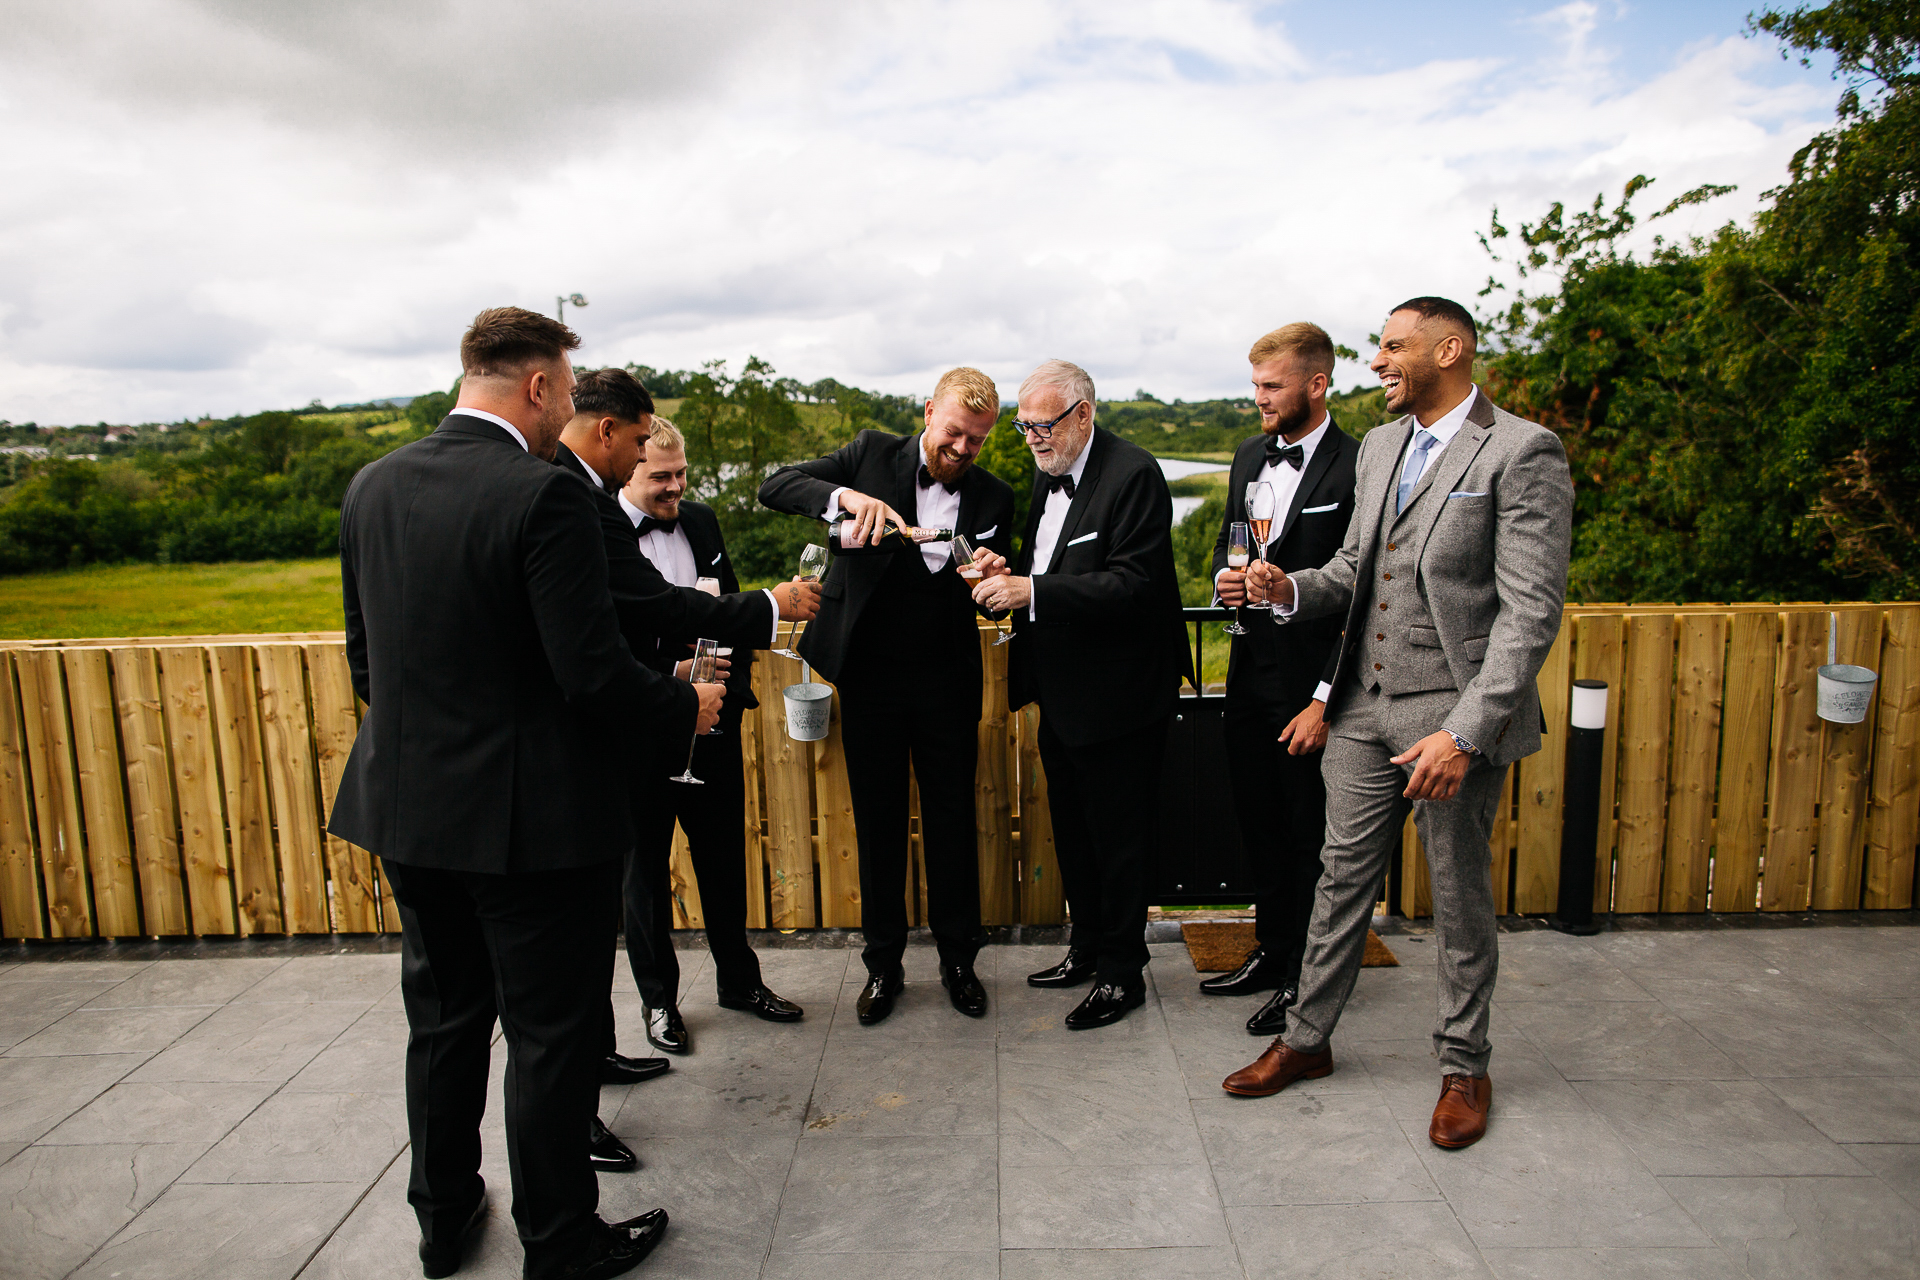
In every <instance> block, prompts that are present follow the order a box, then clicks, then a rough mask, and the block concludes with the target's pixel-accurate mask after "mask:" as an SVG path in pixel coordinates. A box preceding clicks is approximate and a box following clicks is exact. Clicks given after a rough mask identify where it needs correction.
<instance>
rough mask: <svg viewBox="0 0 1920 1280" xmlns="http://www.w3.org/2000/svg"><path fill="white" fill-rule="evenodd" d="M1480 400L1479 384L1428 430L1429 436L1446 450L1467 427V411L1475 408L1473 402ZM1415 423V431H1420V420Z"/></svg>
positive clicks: (1469, 390)
mask: <svg viewBox="0 0 1920 1280" xmlns="http://www.w3.org/2000/svg"><path fill="white" fill-rule="evenodd" d="M1479 398H1480V388H1479V386H1478V384H1476V385H1474V386H1472V387H1469V388H1468V389H1467V398H1466V399H1465V400H1462V401H1461V402H1460V403H1459V404H1457V405H1455V406H1453V408H1451V409H1449V410H1447V411H1446V412H1445V413H1443V414H1441V415H1440V420H1439V421H1438V422H1436V423H1434V424H1433V425H1432V426H1430V427H1428V428H1427V429H1426V430H1427V434H1429V435H1431V436H1432V437H1433V438H1434V439H1435V440H1437V441H1438V442H1439V444H1440V447H1441V448H1442V449H1444V448H1446V447H1447V443H1448V442H1449V441H1450V440H1452V439H1453V438H1454V437H1455V436H1456V435H1458V434H1460V428H1461V427H1464V426H1466V425H1467V411H1468V410H1470V409H1472V408H1473V402H1474V401H1475V400H1478V399H1479ZM1413 422H1414V426H1413V429H1414V430H1415V431H1416V432H1417V431H1419V430H1420V419H1418V418H1415V419H1414V420H1413Z"/></svg>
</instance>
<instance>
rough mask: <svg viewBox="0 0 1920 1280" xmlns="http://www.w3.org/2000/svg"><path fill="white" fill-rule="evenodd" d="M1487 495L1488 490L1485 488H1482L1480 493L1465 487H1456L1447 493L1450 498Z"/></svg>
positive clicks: (1482, 496)
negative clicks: (1468, 490) (1471, 491)
mask: <svg viewBox="0 0 1920 1280" xmlns="http://www.w3.org/2000/svg"><path fill="white" fill-rule="evenodd" d="M1486 496H1487V491H1486V490H1485V489H1482V490H1480V491H1479V492H1478V493H1469V492H1467V491H1466V490H1465V489H1455V490H1454V491H1453V492H1452V493H1450V494H1448V495H1447V497H1448V498H1449V499H1451V498H1484V497H1486Z"/></svg>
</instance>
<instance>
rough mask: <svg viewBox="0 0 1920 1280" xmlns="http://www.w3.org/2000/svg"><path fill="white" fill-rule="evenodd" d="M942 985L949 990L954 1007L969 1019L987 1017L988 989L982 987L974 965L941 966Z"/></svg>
mask: <svg viewBox="0 0 1920 1280" xmlns="http://www.w3.org/2000/svg"><path fill="white" fill-rule="evenodd" d="M940 985H941V986H943V987H945V988H946V989H947V999H949V1000H951V1001H953V1007H954V1008H956V1009H958V1010H959V1011H960V1012H962V1013H964V1014H966V1015H967V1016H968V1017H969V1018H984V1017H986V1016H987V989H986V988H985V987H983V986H981V985H980V979H979V978H978V977H976V976H975V975H974V972H973V966H972V965H970V964H943V965H941V966H940Z"/></svg>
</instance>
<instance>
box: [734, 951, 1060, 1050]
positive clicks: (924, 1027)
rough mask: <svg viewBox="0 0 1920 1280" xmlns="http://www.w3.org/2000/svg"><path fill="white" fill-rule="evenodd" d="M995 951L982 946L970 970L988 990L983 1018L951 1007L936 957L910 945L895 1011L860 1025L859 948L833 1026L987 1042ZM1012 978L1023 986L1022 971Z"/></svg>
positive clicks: (993, 1021) (992, 1029) (995, 1005)
mask: <svg viewBox="0 0 1920 1280" xmlns="http://www.w3.org/2000/svg"><path fill="white" fill-rule="evenodd" d="M995 951H996V949H995V948H987V949H985V950H983V951H982V952H981V953H980V956H979V958H978V959H977V960H976V961H975V962H974V973H975V975H976V976H977V977H978V978H979V979H980V982H981V985H982V986H984V987H985V988H986V990H987V1012H986V1016H985V1017H981V1018H970V1017H968V1016H967V1015H966V1014H964V1013H961V1012H960V1011H959V1010H957V1009H955V1008H954V1007H953V1001H952V1000H951V999H950V998H949V997H948V995H947V989H946V988H945V987H944V986H942V985H941V983H940V971H939V956H938V953H937V952H935V951H934V949H933V948H931V947H908V948H907V954H906V956H905V958H904V959H903V960H902V961H901V966H900V967H901V969H902V970H903V971H904V972H905V974H906V986H905V987H904V988H903V989H902V990H901V992H900V995H899V997H898V998H897V999H896V1000H895V1001H894V1007H893V1012H892V1013H891V1014H889V1015H888V1016H887V1019H886V1021H885V1022H883V1023H880V1024H878V1025H877V1026H874V1027H862V1026H860V1025H859V1021H858V1017H857V1014H856V1009H855V1006H856V1005H857V1003H858V1001H859V996H860V988H861V987H863V986H864V985H866V981H867V971H866V968H865V966H864V965H862V964H861V963H860V958H859V953H858V952H852V953H850V954H851V956H852V959H851V960H850V961H849V962H848V964H847V967H846V970H845V973H844V975H843V978H842V981H841V987H840V992H839V994H838V996H837V997H836V1007H835V1009H834V1022H835V1025H836V1026H837V1027H841V1028H843V1029H844V1030H845V1031H846V1032H848V1033H849V1034H854V1033H858V1034H861V1035H864V1036H866V1037H867V1038H869V1039H871V1038H874V1037H876V1036H880V1035H884V1036H886V1037H887V1038H888V1039H893V1040H901V1039H911V1040H936V1041H937V1040H971V1041H978V1042H984V1043H988V1044H991V1043H992V1042H993V1040H994V1038H995V1037H996V1035H997V1034H998V1032H999V1029H1000V1008H1001V1003H1002V1000H1001V993H1000V991H999V986H1000V985H1001V982H1002V981H1003V979H1002V978H1001V976H1000V974H999V973H998V971H997V965H998V961H997V960H996V958H995ZM1014 978H1015V980H1016V981H1017V982H1018V985H1020V986H1021V987H1022V988H1025V986H1026V983H1025V975H1023V974H1016V975H1014ZM769 985H771V984H769ZM774 989H775V990H776V991H777V990H779V988H777V987H776V988H774ZM783 994H784V993H783Z"/></svg>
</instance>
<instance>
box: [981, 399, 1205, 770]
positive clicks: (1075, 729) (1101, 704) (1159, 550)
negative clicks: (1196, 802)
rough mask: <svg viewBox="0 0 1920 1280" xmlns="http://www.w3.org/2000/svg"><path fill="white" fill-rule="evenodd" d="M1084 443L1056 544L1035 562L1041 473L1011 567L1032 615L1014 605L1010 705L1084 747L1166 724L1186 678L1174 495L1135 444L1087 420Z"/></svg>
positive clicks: (1189, 666) (1189, 664)
mask: <svg viewBox="0 0 1920 1280" xmlns="http://www.w3.org/2000/svg"><path fill="white" fill-rule="evenodd" d="M1087 447H1088V448H1089V449H1091V450H1093V454H1092V456H1091V457H1089V458H1088V459H1087V466H1086V470H1085V471H1084V472H1082V473H1081V477H1080V482H1079V484H1078V485H1077V486H1076V487H1075V490H1074V494H1073V502H1072V503H1071V505H1069V506H1068V508H1067V519H1066V523H1065V524H1063V525H1062V526H1061V528H1060V537H1059V538H1058V539H1057V540H1056V541H1055V543H1054V547H1053V562H1052V563H1051V564H1050V565H1046V566H1035V565H1034V563H1033V552H1034V547H1033V540H1034V535H1035V533H1036V531H1037V530H1038V529H1039V527H1040V517H1041V515H1042V514H1043V513H1044V511H1045V509H1046V504H1047V484H1046V482H1047V476H1046V475H1045V474H1044V473H1037V474H1035V476H1034V480H1033V505H1032V507H1031V509H1030V510H1029V512H1028V515H1027V530H1026V539H1025V541H1024V542H1023V544H1022V549H1021V552H1020V560H1019V563H1018V565H1017V567H1016V568H1015V572H1016V573H1018V574H1022V575H1027V574H1032V573H1033V572H1034V570H1035V568H1036V567H1043V568H1045V570H1046V572H1045V573H1044V574H1042V575H1040V576H1038V577H1035V578H1034V579H1033V599H1034V609H1033V612H1034V617H1033V619H1032V620H1029V619H1028V617H1027V610H1025V609H1016V610H1014V611H1013V625H1014V631H1015V639H1014V641H1013V646H1012V649H1011V651H1010V652H1011V657H1010V658H1009V662H1010V663H1011V669H1010V670H1009V672H1008V679H1009V685H1008V695H1007V696H1008V702H1009V704H1010V705H1011V706H1012V707H1013V708H1014V709H1015V710H1018V709H1019V708H1021V707H1023V706H1025V705H1026V704H1027V703H1029V702H1038V703H1039V704H1040V711H1041V714H1042V715H1044V716H1045V717H1046V718H1047V724H1048V726H1049V727H1050V728H1051V729H1052V731H1053V732H1054V733H1055V734H1057V735H1058V736H1059V738H1060V740H1061V741H1062V742H1064V743H1066V744H1067V745H1068V746H1081V745H1084V744H1086V743H1089V742H1100V741H1104V740H1106V739H1109V738H1116V737H1119V736H1120V735H1121V734H1123V733H1128V732H1131V731H1134V730H1138V729H1142V728H1144V727H1146V726H1147V725H1149V724H1152V723H1157V722H1159V721H1162V720H1165V719H1166V717H1167V716H1168V715H1169V714H1170V713H1171V712H1172V710H1173V704H1174V701H1175V700H1176V699H1177V698H1178V697H1179V696H1180V679H1181V677H1182V676H1186V677H1188V678H1192V676H1193V652H1192V650H1191V649H1189V648H1188V646H1187V627H1186V622H1185V621H1184V619H1183V616H1182V614H1181V612H1180V582H1179V577H1178V575H1177V574H1176V573H1175V571H1174V567H1173V537H1172V531H1173V498H1172V495H1170V494H1169V493H1168V492H1167V481H1166V477H1165V475H1163V474H1162V472H1161V470H1160V463H1159V462H1158V460H1156V459H1155V458H1154V456H1153V455H1152V454H1151V453H1148V452H1147V451H1146V450H1145V449H1142V448H1141V447H1140V446H1139V445H1137V444H1130V443H1128V442H1127V441H1125V440H1122V439H1121V438H1120V437H1118V436H1116V435H1114V434H1113V433H1111V432H1109V431H1107V430H1105V429H1103V428H1100V427H1095V428H1094V430H1093V439H1092V440H1091V441H1089V442H1088V444H1087Z"/></svg>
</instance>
